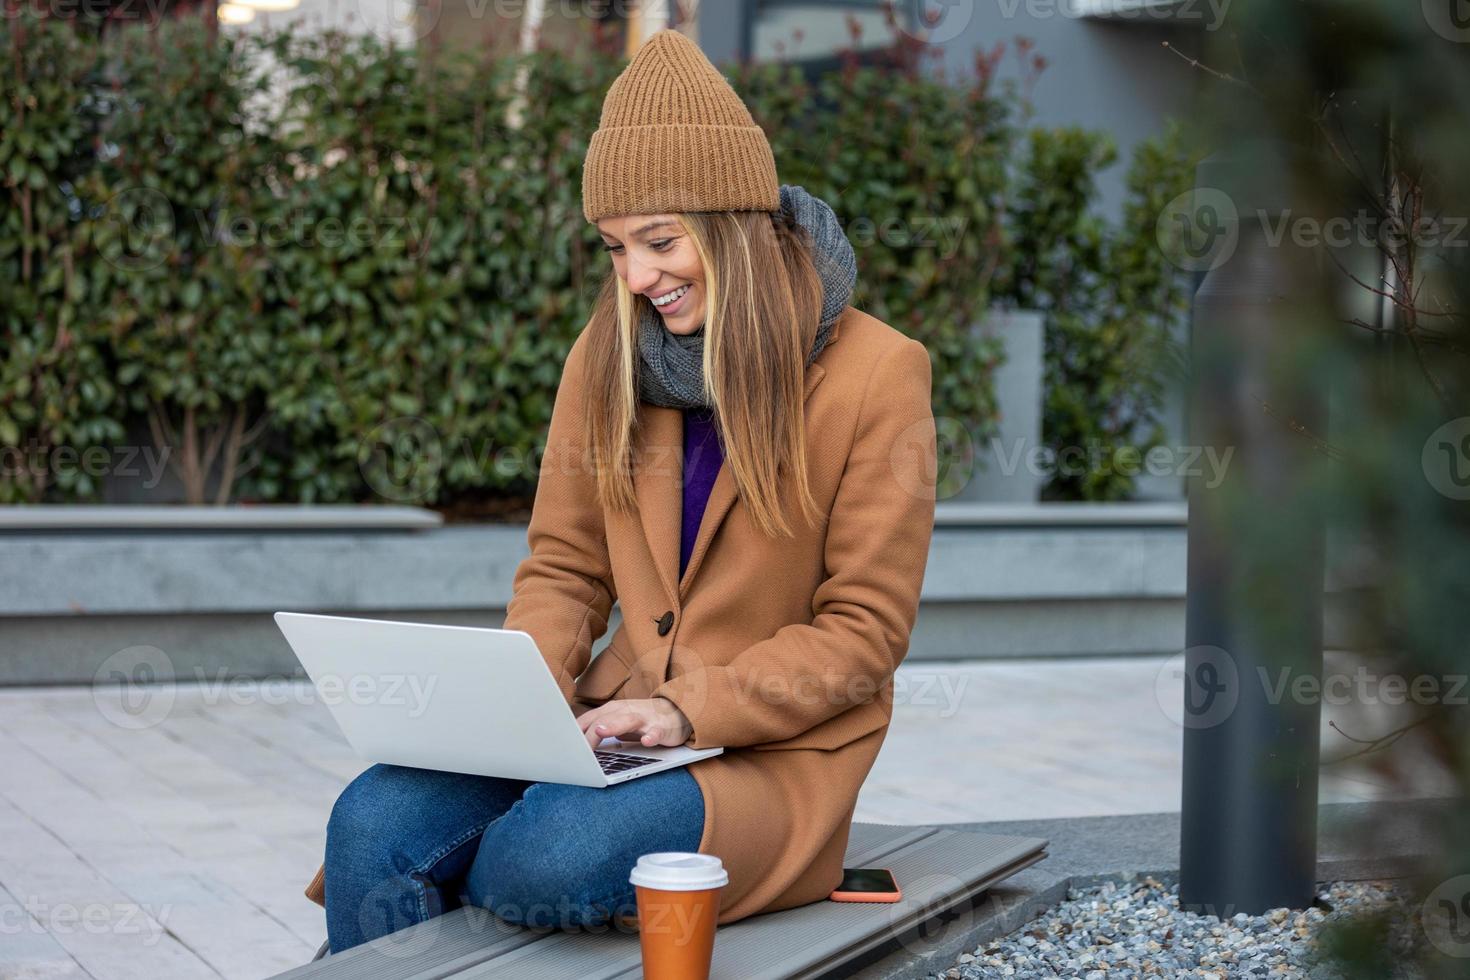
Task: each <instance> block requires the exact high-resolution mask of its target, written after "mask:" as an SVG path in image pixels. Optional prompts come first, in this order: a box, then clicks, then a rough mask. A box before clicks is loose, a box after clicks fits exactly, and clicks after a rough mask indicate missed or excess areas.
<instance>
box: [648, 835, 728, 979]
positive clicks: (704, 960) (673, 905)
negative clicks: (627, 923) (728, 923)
mask: <svg viewBox="0 0 1470 980" xmlns="http://www.w3.org/2000/svg"><path fill="white" fill-rule="evenodd" d="M628 880H629V881H630V882H631V883H632V884H633V887H634V890H635V891H637V893H638V942H639V945H640V946H641V947H642V949H643V976H644V978H645V980H708V977H709V969H710V959H711V957H712V956H713V955H714V951H715V920H716V919H718V918H719V916H720V892H721V890H722V889H723V888H724V887H725V885H726V884H728V883H729V881H730V875H729V873H727V872H726V871H725V866H724V864H723V863H722V862H721V861H720V859H719V858H718V857H716V856H714V855H713V854H690V853H688V852H684V851H659V852H657V853H654V854H645V855H643V856H642V857H640V858H639V859H638V864H637V865H636V866H635V867H634V868H633V873H632V874H631V875H630V876H629V878H628Z"/></svg>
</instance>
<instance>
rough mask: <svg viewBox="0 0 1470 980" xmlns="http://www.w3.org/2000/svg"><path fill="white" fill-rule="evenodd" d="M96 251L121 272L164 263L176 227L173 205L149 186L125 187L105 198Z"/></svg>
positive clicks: (99, 222)
mask: <svg viewBox="0 0 1470 980" xmlns="http://www.w3.org/2000/svg"><path fill="white" fill-rule="evenodd" d="M98 224H99V226H100V227H99V229H98V234H99V237H100V238H102V239H103V241H105V242H107V243H108V244H104V245H103V246H102V247H101V249H100V251H101V252H102V257H103V259H105V260H106V261H107V263H108V264H109V265H111V266H113V267H114V268H116V269H120V270H121V271H123V272H147V271H149V270H150V269H156V268H158V267H159V266H160V265H162V264H163V263H164V262H165V261H167V260H168V256H169V252H170V251H171V250H172V248H173V245H174V234H175V231H176V230H177V229H176V225H175V222H174V208H173V203H172V202H171V201H170V200H169V199H168V198H167V197H166V196H165V195H164V194H163V192H161V191H158V190H155V189H153V188H151V187H128V188H126V189H124V190H121V191H118V192H117V193H116V194H114V195H113V196H112V197H111V198H109V199H108V201H107V204H106V205H105V206H104V208H103V212H102V215H101V216H100V217H99V218H98Z"/></svg>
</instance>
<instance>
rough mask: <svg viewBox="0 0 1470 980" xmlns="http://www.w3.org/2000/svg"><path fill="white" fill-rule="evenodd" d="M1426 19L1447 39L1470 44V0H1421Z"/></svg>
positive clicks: (1432, 27) (1435, 30) (1431, 26)
mask: <svg viewBox="0 0 1470 980" xmlns="http://www.w3.org/2000/svg"><path fill="white" fill-rule="evenodd" d="M1421 3H1422V6H1423V10H1424V21H1425V23H1427V24H1428V25H1429V29H1430V30H1432V31H1433V32H1434V33H1436V34H1438V35H1439V36H1440V37H1442V38H1444V39H1445V40H1446V41H1454V42H1455V43H1457V44H1470V0H1421Z"/></svg>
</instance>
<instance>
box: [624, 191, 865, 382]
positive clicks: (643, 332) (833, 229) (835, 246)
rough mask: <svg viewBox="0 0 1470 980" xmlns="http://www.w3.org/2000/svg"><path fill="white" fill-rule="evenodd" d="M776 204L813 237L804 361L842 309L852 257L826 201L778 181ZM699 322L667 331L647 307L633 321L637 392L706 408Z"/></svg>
mask: <svg viewBox="0 0 1470 980" xmlns="http://www.w3.org/2000/svg"><path fill="white" fill-rule="evenodd" d="M781 210H783V211H784V212H786V214H787V215H788V216H791V217H793V218H794V219H795V221H796V223H797V224H798V225H800V226H801V227H803V228H805V229H806V230H807V232H808V233H809V234H810V235H811V237H812V243H813V245H814V246H815V248H814V250H813V258H814V260H815V264H816V267H817V273H818V275H820V276H821V278H822V320H821V324H820V326H818V328H817V336H816V340H815V341H814V342H813V344H812V349H811V352H810V353H809V354H808V355H807V359H806V363H808V364H810V363H811V362H812V361H814V360H816V359H817V355H819V354H821V353H822V349H823V348H824V347H826V346H827V340H828V338H830V337H831V335H832V325H833V324H834V323H836V322H837V319H838V318H839V317H840V316H841V315H842V311H843V310H845V309H847V304H848V301H849V300H850V299H851V298H852V290H853V285H854V284H855V283H856V282H857V258H856V256H855V255H854V254H853V250H852V243H851V242H849V241H848V240H847V235H845V234H844V233H843V231H842V225H841V223H840V222H839V221H838V220H837V215H836V214H834V213H833V211H832V208H831V207H829V206H828V205H827V202H825V201H823V200H821V199H820V198H816V197H813V196H812V195H810V194H808V193H807V192H806V191H805V190H803V189H802V188H800V187H794V186H792V185H790V184H783V185H781ZM703 359H704V328H703V327H701V328H700V329H699V330H697V331H695V332H694V333H692V334H688V335H684V334H676V333H671V332H670V331H669V329H668V328H667V327H665V326H664V323H663V318H662V317H660V316H659V315H658V314H657V313H656V312H654V311H653V310H652V309H651V308H649V309H645V311H644V314H643V316H642V317H641V318H640V319H639V321H638V360H639V364H638V368H639V370H638V396H639V398H640V399H642V400H643V401H645V402H649V403H650V404H653V405H661V406H663V407H665V408H705V407H708V402H707V401H706V400H705V397H704V363H703Z"/></svg>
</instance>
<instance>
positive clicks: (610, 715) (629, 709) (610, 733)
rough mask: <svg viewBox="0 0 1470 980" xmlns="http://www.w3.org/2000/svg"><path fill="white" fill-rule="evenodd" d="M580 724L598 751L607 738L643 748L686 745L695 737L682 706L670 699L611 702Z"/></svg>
mask: <svg viewBox="0 0 1470 980" xmlns="http://www.w3.org/2000/svg"><path fill="white" fill-rule="evenodd" d="M577 724H579V725H581V726H582V733H583V734H584V735H586V736H587V744H588V745H590V746H592V747H593V748H596V747H597V746H598V744H599V743H600V742H602V740H603V739H605V738H620V739H623V740H625V741H631V740H632V739H634V738H636V739H638V741H639V742H640V743H642V744H643V745H645V746H647V747H649V748H653V747H654V746H656V745H683V744H684V743H685V742H687V741H689V737H690V736H691V735H693V734H694V727H693V726H692V725H690V724H689V719H688V718H686V717H684V712H682V711H680V710H679V706H678V705H676V704H674V702H672V701H670V700H669V699H668V698H629V699H628V700H626V701H609V702H607V703H606V704H602V705H598V706H597V707H596V708H592V709H590V710H588V711H585V712H583V713H582V714H580V715H578V716H577Z"/></svg>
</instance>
